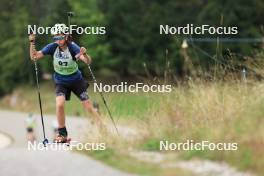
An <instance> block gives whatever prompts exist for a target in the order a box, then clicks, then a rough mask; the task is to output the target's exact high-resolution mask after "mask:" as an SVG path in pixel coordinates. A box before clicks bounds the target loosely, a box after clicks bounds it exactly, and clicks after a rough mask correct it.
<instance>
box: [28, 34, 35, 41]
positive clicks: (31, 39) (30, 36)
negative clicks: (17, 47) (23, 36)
mask: <svg viewBox="0 0 264 176" xmlns="http://www.w3.org/2000/svg"><path fill="white" fill-rule="evenodd" d="M35 39H36V35H35V34H30V35H29V36H28V40H29V41H30V42H32V41H35Z"/></svg>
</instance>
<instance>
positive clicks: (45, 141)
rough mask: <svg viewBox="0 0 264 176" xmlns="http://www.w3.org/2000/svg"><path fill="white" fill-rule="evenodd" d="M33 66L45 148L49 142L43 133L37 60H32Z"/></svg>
mask: <svg viewBox="0 0 264 176" xmlns="http://www.w3.org/2000/svg"><path fill="white" fill-rule="evenodd" d="M34 66H35V75H36V84H37V93H38V102H39V109H40V116H41V124H42V131H43V138H44V140H43V142H42V143H43V144H44V146H45V147H46V144H47V143H48V142H49V141H48V139H47V138H46V133H45V125H44V119H43V112H42V103H41V96H40V88H39V79H38V65H37V60H36V59H35V58H34Z"/></svg>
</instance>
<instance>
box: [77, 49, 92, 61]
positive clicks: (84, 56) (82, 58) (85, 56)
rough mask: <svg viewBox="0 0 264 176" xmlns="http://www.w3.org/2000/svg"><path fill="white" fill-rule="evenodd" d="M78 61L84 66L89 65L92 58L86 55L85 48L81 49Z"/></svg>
mask: <svg viewBox="0 0 264 176" xmlns="http://www.w3.org/2000/svg"><path fill="white" fill-rule="evenodd" d="M79 59H80V60H82V61H83V62H84V63H86V64H91V62H92V58H91V57H90V56H89V55H88V54H87V53H86V48H84V47H81V48H80V53H79Z"/></svg>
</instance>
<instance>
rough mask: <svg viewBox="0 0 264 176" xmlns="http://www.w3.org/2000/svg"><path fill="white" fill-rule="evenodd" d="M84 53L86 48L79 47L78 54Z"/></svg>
mask: <svg viewBox="0 0 264 176" xmlns="http://www.w3.org/2000/svg"><path fill="white" fill-rule="evenodd" d="M85 53H86V48H84V47H81V48H80V55H84V54H85Z"/></svg>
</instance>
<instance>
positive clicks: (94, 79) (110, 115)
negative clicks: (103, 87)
mask: <svg viewBox="0 0 264 176" xmlns="http://www.w3.org/2000/svg"><path fill="white" fill-rule="evenodd" d="M87 66H88V69H89V71H90V74H91V75H92V78H93V81H94V83H95V84H96V85H97V81H96V78H95V76H94V74H93V71H92V69H91V67H90V65H89V64H87ZM99 93H100V95H101V98H102V100H103V102H104V105H105V107H106V110H107V113H108V115H109V117H110V119H111V121H112V122H113V125H114V127H115V130H116V132H117V134H118V135H119V132H118V130H117V127H116V124H115V121H114V118H113V116H112V113H111V111H110V109H109V107H108V105H107V103H106V101H105V98H104V95H103V92H101V91H99Z"/></svg>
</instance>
